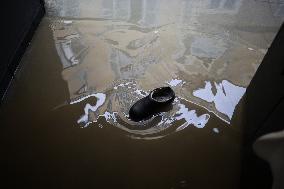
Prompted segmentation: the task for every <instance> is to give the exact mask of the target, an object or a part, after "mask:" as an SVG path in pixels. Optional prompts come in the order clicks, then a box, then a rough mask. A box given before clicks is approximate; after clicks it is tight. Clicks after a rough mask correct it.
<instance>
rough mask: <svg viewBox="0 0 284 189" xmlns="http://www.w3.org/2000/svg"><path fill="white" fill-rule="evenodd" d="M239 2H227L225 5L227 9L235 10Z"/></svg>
mask: <svg viewBox="0 0 284 189" xmlns="http://www.w3.org/2000/svg"><path fill="white" fill-rule="evenodd" d="M236 2H237V0H226V1H225V3H224V8H225V9H230V10H232V9H234V8H235V5H236Z"/></svg>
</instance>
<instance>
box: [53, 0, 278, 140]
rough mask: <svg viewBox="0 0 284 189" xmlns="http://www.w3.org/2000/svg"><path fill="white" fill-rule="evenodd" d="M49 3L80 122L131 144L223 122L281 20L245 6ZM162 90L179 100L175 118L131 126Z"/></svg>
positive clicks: (219, 0)
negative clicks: (111, 130) (152, 94)
mask: <svg viewBox="0 0 284 189" xmlns="http://www.w3.org/2000/svg"><path fill="white" fill-rule="evenodd" d="M47 2H48V3H47V6H50V7H49V8H48V12H49V14H50V15H52V16H60V17H63V18H59V19H53V21H52V25H51V28H52V30H53V34H54V41H55V46H56V50H57V53H58V55H59V57H60V60H61V63H62V65H63V68H64V69H63V71H62V77H63V78H64V79H65V80H66V82H67V83H68V88H69V93H70V99H71V102H74V99H83V101H82V102H83V103H86V104H85V106H84V109H83V110H82V115H81V116H80V117H78V123H79V124H80V125H81V126H82V127H86V126H89V125H92V124H91V123H96V124H98V125H104V124H111V125H114V126H116V127H118V128H120V129H122V130H124V131H126V132H127V133H128V134H129V135H131V136H133V137H134V138H135V137H137V138H149V137H150V138H155V137H158V138H160V137H163V136H166V135H167V134H169V133H171V132H173V131H178V130H182V129H184V128H186V127H188V126H194V127H196V128H203V127H206V124H207V123H208V122H209V121H210V115H212V114H215V115H216V116H217V117H218V118H220V119H221V120H223V121H225V122H226V123H229V122H230V119H231V118H232V115H233V113H234V109H235V107H236V105H237V103H238V102H239V100H240V98H241V97H242V95H243V94H244V92H245V87H246V86H247V85H248V84H249V82H250V80H251V78H252V76H253V75H254V73H255V71H256V69H257V67H258V65H259V63H260V62H261V60H262V58H263V56H264V54H265V52H266V50H267V48H268V47H269V45H270V43H271V41H272V39H273V36H274V35H275V33H276V31H277V28H278V26H279V24H280V23H281V22H280V21H281V11H278V12H277V11H276V10H274V9H273V11H272V12H271V11H270V9H269V6H263V4H261V3H259V2H257V1H252V0H249V1H242V0H201V1H194V0H179V1H170V0H165V1H161V0H121V1H120V0H105V1H99V0H98V1H89V0H81V1H76V3H74V4H72V2H73V1H64V0H54V1H51V0H47ZM51 2H53V3H54V4H56V3H57V6H55V5H54V6H55V7H56V8H52V7H53V5H52V3H51ZM75 5H76V6H77V8H75ZM250 7H254V8H255V11H258V12H261V14H254V13H252V11H248V9H249V8H250ZM272 7H273V6H272ZM279 7H281V6H279ZM75 9H76V10H75ZM52 11H53V12H52ZM275 15H278V16H277V17H276V16H275ZM247 18H250V20H253V21H252V22H251V21H250V22H248V21H247ZM276 26H277V27H276ZM270 38H271V40H270ZM204 81H206V82H205V86H204ZM162 85H169V86H171V87H173V88H174V90H175V92H176V94H177V96H178V98H177V100H176V101H175V103H174V106H173V110H172V111H170V112H167V113H163V114H161V115H158V116H156V117H155V118H153V119H152V120H149V121H148V122H147V123H141V125H140V126H137V124H135V123H133V122H131V121H130V120H129V119H128V118H127V114H128V109H129V107H130V106H131V105H132V104H133V103H134V102H135V101H136V100H138V99H139V98H142V97H144V96H146V95H147V94H148V92H149V91H150V90H152V89H154V88H157V87H160V86H162ZM239 86H242V87H239ZM98 94H101V95H105V97H104V98H103V97H102V96H96V95H98ZM88 95H91V96H92V97H95V98H96V99H97V100H96V102H94V103H89V102H88V103H87V102H85V100H87V99H85V98H86V96H88ZM101 99H104V100H101ZM80 103H81V102H80ZM72 105H76V104H72ZM99 120H102V122H100V121H99ZM138 125H139V124H138ZM168 129H169V130H170V132H169V131H168ZM213 132H215V133H218V131H217V130H216V129H213Z"/></svg>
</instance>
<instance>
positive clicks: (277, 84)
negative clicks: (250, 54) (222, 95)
mask: <svg viewBox="0 0 284 189" xmlns="http://www.w3.org/2000/svg"><path fill="white" fill-rule="evenodd" d="M242 100H243V107H239V108H242V114H243V122H242V124H241V125H242V126H243V129H244V143H243V162H242V163H243V164H242V165H243V166H242V188H258V189H270V188H271V186H272V180H273V178H272V173H271V171H270V166H269V164H268V163H267V162H265V161H264V160H262V159H260V158H258V157H257V156H256V155H255V153H254V151H253V148H252V145H253V143H254V142H255V140H256V139H257V138H258V137H260V136H262V135H264V134H267V133H271V132H275V131H280V130H283V129H284V25H282V26H281V28H280V30H279V32H278V34H277V36H276V37H275V39H274V41H273V42H272V45H271V47H270V48H269V49H268V52H267V54H266V55H265V57H264V59H263V61H262V63H261V65H260V66H259V68H258V70H257V72H256V74H255V76H254V77H253V79H252V81H251V83H250V85H249V86H248V88H247V91H246V94H245V96H244V98H243V99H242ZM283 148H284V147H283Z"/></svg>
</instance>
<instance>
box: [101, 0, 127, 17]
mask: <svg viewBox="0 0 284 189" xmlns="http://www.w3.org/2000/svg"><path fill="white" fill-rule="evenodd" d="M102 7H103V9H102V15H103V17H105V18H111V19H122V20H128V19H129V16H130V0H104V1H102Z"/></svg>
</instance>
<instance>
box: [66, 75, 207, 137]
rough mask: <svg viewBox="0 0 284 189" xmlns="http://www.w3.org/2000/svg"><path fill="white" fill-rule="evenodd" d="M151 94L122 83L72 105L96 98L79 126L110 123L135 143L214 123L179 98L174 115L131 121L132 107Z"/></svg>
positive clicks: (85, 112)
mask: <svg viewBox="0 0 284 189" xmlns="http://www.w3.org/2000/svg"><path fill="white" fill-rule="evenodd" d="M173 81H174V82H172V83H175V84H176V83H177V82H176V80H173ZM169 83H171V82H169ZM178 83H182V81H181V82H178ZM148 94H149V93H148V92H147V91H143V90H142V89H139V87H137V84H136V83H135V82H134V81H123V82H121V81H120V82H119V83H118V84H115V85H113V86H112V87H111V88H110V89H109V90H108V91H106V92H105V93H90V94H88V95H85V96H83V97H81V98H78V99H76V100H73V101H71V102H70V105H74V104H76V103H79V102H83V103H84V101H85V100H86V99H88V98H90V97H95V98H96V102H95V103H94V104H90V102H88V103H86V104H85V107H84V113H83V115H81V116H80V117H78V120H77V123H78V124H79V125H80V126H81V127H82V128H86V127H90V126H92V125H94V126H95V125H96V124H94V123H97V122H98V120H99V119H100V125H104V123H105V124H107V123H108V124H110V125H112V126H114V127H117V128H119V129H122V130H123V131H125V132H126V133H127V136H129V137H131V138H133V139H148V140H149V139H158V138H162V137H165V136H167V135H169V134H171V133H175V132H178V131H181V130H183V129H185V128H187V127H189V126H193V127H196V128H204V127H205V126H206V124H207V122H208V121H209V119H210V115H209V114H207V113H199V111H198V110H195V109H193V108H192V107H191V103H190V102H189V101H187V100H185V99H183V98H180V97H176V99H175V100H174V102H173V106H172V109H171V110H170V111H168V112H162V113H160V114H158V115H155V116H153V117H152V118H151V119H149V120H146V121H141V122H134V121H131V120H130V119H129V117H128V111H129V109H130V107H131V105H132V104H133V103H134V102H136V101H137V100H138V99H141V98H143V97H145V96H147V95H148ZM100 128H103V127H100Z"/></svg>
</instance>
